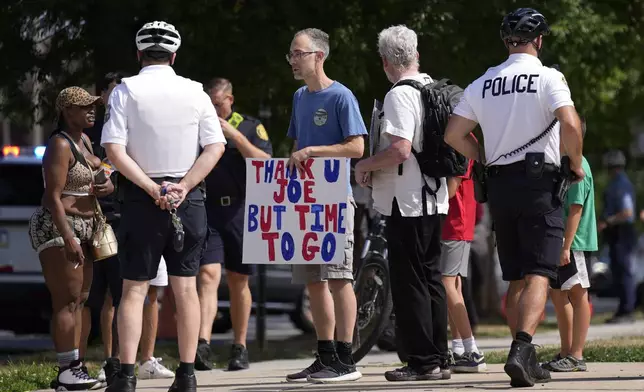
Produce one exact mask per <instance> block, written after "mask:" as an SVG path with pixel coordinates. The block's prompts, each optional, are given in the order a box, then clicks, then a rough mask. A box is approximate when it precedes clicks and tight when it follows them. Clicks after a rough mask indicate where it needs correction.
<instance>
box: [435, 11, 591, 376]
mask: <svg viewBox="0 0 644 392" xmlns="http://www.w3.org/2000/svg"><path fill="white" fill-rule="evenodd" d="M548 33H549V28H548V24H547V22H546V19H545V17H544V16H543V15H542V14H541V13H539V12H537V11H536V10H534V9H531V8H520V9H518V10H516V11H514V12H512V13H510V14H508V15H507V16H506V17H505V18H504V19H503V22H502V24H501V39H502V40H503V42H504V44H505V46H506V48H507V49H508V51H509V54H510V56H509V57H508V59H507V60H506V61H505V62H504V63H502V64H500V65H499V66H496V67H492V68H490V69H489V70H488V71H487V72H486V73H485V74H484V75H483V76H482V77H480V78H479V79H477V80H476V81H474V82H473V83H472V84H470V85H469V86H468V87H467V88H466V90H465V92H464V96H463V99H462V101H461V102H460V104H459V105H458V106H457V107H456V108H455V109H454V113H453V115H452V116H451V118H450V121H449V124H448V126H447V130H446V131H445V141H446V142H447V143H448V144H450V145H451V146H452V147H454V148H455V149H456V150H458V151H459V152H461V153H462V154H464V155H465V156H467V157H468V158H470V159H475V160H478V159H479V158H480V156H479V152H478V143H477V142H476V141H475V140H474V139H473V138H471V137H470V136H469V134H470V132H471V131H472V130H474V128H475V127H476V125H477V123H478V124H480V125H481V129H482V131H483V136H484V147H485V157H486V160H487V173H488V178H487V198H488V199H489V206H490V213H491V216H492V220H493V222H494V230H495V232H496V239H497V247H498V253H499V260H500V263H501V269H502V272H503V279H504V280H505V281H509V282H510V287H509V290H508V305H507V307H508V310H507V311H508V324H509V326H510V329H511V331H512V335H513V338H514V340H513V342H512V347H511V349H510V353H509V355H508V359H507V362H506V365H505V372H506V373H507V374H508V375H509V376H510V379H511V382H510V384H511V385H512V386H514V387H527V386H533V385H534V384H535V383H537V382H547V381H549V380H550V374H549V372H548V371H546V370H544V369H542V368H541V367H539V364H538V362H537V357H536V352H535V349H534V346H533V345H532V344H531V343H532V335H533V334H534V333H535V331H536V329H537V326H538V325H539V321H540V318H541V315H542V312H543V309H544V306H545V303H546V300H547V294H548V279H549V278H556V277H557V267H558V264H559V254H560V252H561V247H562V245H563V232H564V221H563V211H562V207H561V200H560V197H559V196H558V195H559V190H560V189H562V187H561V183H562V181H561V180H562V175H561V174H560V166H561V156H560V150H559V148H560V141H561V142H563V145H564V146H565V151H566V153H567V155H568V157H569V158H570V169H571V171H572V173H574V175H576V178H577V180H576V181H580V180H581V179H583V177H584V175H585V174H584V171H583V169H582V168H581V162H582V134H581V123H580V120H579V116H578V115H577V112H576V110H575V108H574V103H573V101H572V99H571V97H570V90H569V88H568V85H567V83H566V80H565V78H564V76H563V75H562V74H561V73H560V72H559V71H557V70H556V69H553V68H549V67H545V66H543V65H542V63H541V61H540V60H539V57H538V56H539V53H540V51H541V48H542V44H543V36H545V35H547V34H548ZM555 119H556V120H558V121H555ZM560 135H561V136H560ZM560 139H561V140H560ZM570 177H572V176H569V177H568V178H569V179H570ZM479 178H480V177H479ZM479 184H481V183H480V182H479ZM482 188H483V187H481V188H479V189H482Z"/></svg>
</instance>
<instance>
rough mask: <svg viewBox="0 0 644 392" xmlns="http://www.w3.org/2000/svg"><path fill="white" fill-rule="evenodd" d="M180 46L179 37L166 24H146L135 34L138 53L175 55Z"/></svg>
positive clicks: (172, 28) (175, 30) (171, 26)
mask: <svg viewBox="0 0 644 392" xmlns="http://www.w3.org/2000/svg"><path fill="white" fill-rule="evenodd" d="M179 46H181V35H180V34H179V32H178V31H177V29H175V28H174V26H173V25H171V24H169V23H166V22H158V21H154V22H150V23H146V24H144V25H143V27H141V29H140V30H139V31H138V32H137V33H136V48H137V49H138V50H140V51H142V52H143V51H145V50H156V51H164V52H169V53H175V52H176V51H177V50H178V49H179Z"/></svg>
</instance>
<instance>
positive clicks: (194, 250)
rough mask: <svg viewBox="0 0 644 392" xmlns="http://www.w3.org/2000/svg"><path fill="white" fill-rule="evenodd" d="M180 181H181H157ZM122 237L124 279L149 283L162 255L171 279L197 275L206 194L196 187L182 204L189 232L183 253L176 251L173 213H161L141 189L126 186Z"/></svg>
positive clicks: (204, 232)
mask: <svg viewBox="0 0 644 392" xmlns="http://www.w3.org/2000/svg"><path fill="white" fill-rule="evenodd" d="M155 181H157V182H158V183H160V182H161V181H173V182H178V181H179V179H174V180H171V179H167V178H166V179H156V180H155ZM124 188H125V189H124V190H123V191H124V197H123V205H122V207H121V225H122V227H121V230H120V231H119V233H118V236H119V260H120V262H121V276H122V277H123V278H124V279H128V280H135V281H149V280H152V279H154V278H155V277H156V276H157V270H158V268H159V263H160V262H161V256H163V258H164V259H165V261H166V265H167V267H168V275H170V276H184V277H190V276H197V274H198V272H199V261H200V259H201V254H202V252H203V243H204V240H205V238H206V232H207V224H206V207H205V206H204V195H203V192H202V191H201V190H200V189H199V188H195V189H193V190H192V191H190V193H189V194H188V196H187V197H186V199H185V200H184V201H183V203H181V205H180V206H179V208H178V210H177V215H178V216H179V218H181V222H182V224H183V231H184V233H185V238H184V244H183V250H182V251H181V252H177V251H175V249H174V245H173V238H174V228H173V226H172V222H171V218H170V213H169V212H168V211H166V210H161V209H160V208H159V207H158V206H157V205H155V204H154V200H152V198H151V197H150V196H149V195H148V194H147V193H146V192H145V191H144V190H142V189H141V188H139V187H137V186H136V185H133V184H132V183H128V184H127V185H126V186H124Z"/></svg>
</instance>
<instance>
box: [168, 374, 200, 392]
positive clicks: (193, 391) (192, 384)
mask: <svg viewBox="0 0 644 392" xmlns="http://www.w3.org/2000/svg"><path fill="white" fill-rule="evenodd" d="M168 392H197V377H196V376H195V375H194V374H191V375H187V374H179V372H176V376H174V382H173V383H172V386H170V389H168Z"/></svg>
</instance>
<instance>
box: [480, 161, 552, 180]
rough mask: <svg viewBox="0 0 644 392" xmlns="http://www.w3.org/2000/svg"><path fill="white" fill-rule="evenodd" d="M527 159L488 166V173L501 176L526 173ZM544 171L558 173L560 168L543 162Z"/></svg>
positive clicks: (491, 175)
mask: <svg viewBox="0 0 644 392" xmlns="http://www.w3.org/2000/svg"><path fill="white" fill-rule="evenodd" d="M525 170H526V169H525V161H524V160H523V161H518V162H514V163H510V164H509V165H492V166H488V167H487V173H488V176H490V177H499V176H505V175H515V174H525ZM543 172H544V173H558V172H559V168H558V167H557V166H556V165H554V164H552V163H544V164H543Z"/></svg>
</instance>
